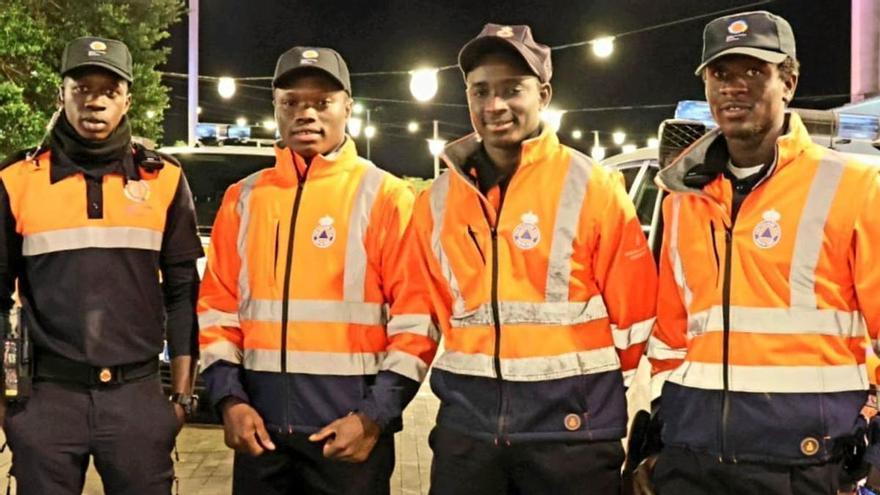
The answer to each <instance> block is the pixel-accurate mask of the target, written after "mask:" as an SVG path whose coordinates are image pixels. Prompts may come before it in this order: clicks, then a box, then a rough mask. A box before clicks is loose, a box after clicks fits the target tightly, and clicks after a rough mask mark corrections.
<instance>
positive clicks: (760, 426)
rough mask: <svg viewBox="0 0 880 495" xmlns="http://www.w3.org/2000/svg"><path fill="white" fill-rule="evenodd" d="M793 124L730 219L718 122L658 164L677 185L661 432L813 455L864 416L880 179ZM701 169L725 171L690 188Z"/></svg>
mask: <svg viewBox="0 0 880 495" xmlns="http://www.w3.org/2000/svg"><path fill="white" fill-rule="evenodd" d="M787 122H788V130H787V133H786V134H785V135H783V136H781V137H780V138H779V139H778V140H777V143H776V161H775V165H774V166H773V168H772V169H771V170H770V171H769V172H768V173H767V176H766V177H765V178H764V179H762V181H761V182H759V183H758V184H757V185H756V186H755V187H754V189H752V190H751V192H749V193H748V194H747V195H746V196H745V198H744V199H743V200H742V202H741V206H740V208H739V210H738V213H737V214H736V215H735V216H734V215H732V198H733V191H732V185H731V181H730V180H728V179H727V178H726V177H725V176H724V175H723V174H722V173H721V171H722V170H723V169H724V168H725V167H726V166H727V161H728V160H729V158H728V154H727V147H726V144H725V140H724V138H723V136H722V135H721V134H720V131H719V130H717V129H716V130H714V131H712V132H710V133H709V134H708V135H707V136H705V137H703V138H702V139H700V140H699V141H697V142H696V143H695V144H694V145H692V146H691V147H690V148H689V149H688V150H686V151H685V152H684V153H683V154H682V155H681V156H679V157H678V158H677V159H676V160H675V161H674V162H673V163H672V164H671V165H670V166H669V167H668V168H666V169H664V170H663V171H661V172H660V174H659V175H658V183H660V185H661V186H662V187H664V188H665V189H667V190H668V191H670V195H669V197H667V198H666V200H665V201H664V205H663V219H664V224H665V231H664V237H663V249H662V252H661V255H660V289H659V295H658V306H657V325H656V328H655V330H654V333H653V335H652V337H651V340H650V344H649V350H648V355H649V357H650V358H651V359H652V362H653V369H654V373H655V377H654V383H653V388H654V390H655V392H656V393H659V391H660V387H661V385H662V384H663V382H664V380H665V385H662V408H661V411H662V417H663V420H664V424H665V427H664V431H663V437H664V442H665V443H666V444H671V445H678V446H683V447H687V448H690V449H693V450H698V451H705V452H709V453H712V454H713V455H718V456H720V457H722V458H724V459H728V460H743V461H756V462H774V463H792V464H799V463H818V462H825V461H827V460H829V459H830V458H832V456H834V455H837V454H836V453H835V451H834V449H835V445H836V442H838V441H842V438H843V437H845V436H846V435H849V434H850V433H851V432H852V431H853V427H854V426H856V425H857V416H858V414H859V411H860V409H861V407H862V405H863V404H864V402H865V398H866V394H865V390H866V389H867V388H868V378H867V376H866V373H865V364H864V363H865V350H864V347H863V342H864V337H865V333H866V332H867V333H869V334H870V336H871V339H874V341H875V342H876V338H877V330H878V327H880V298H878V294H880V259H878V257H877V254H876V253H877V252H878V250H877V245H878V242H880V222H878V217H877V214H878V213H877V212H878V211H880V181H878V175H877V170H876V169H874V168H871V167H869V166H867V165H864V164H861V163H858V162H856V161H854V160H853V159H851V158H848V157H845V156H843V155H841V154H839V153H837V152H833V151H831V150H828V149H826V148H823V147H821V146H818V145H816V144H814V143H813V142H812V141H811V140H810V137H809V135H808V133H807V130H806V128H805V127H804V125H803V124H802V122H801V120H800V118H799V117H798V115H797V114H789V115H787ZM700 169H701V170H702V172H701V173H703V174H705V173H706V171H707V170H714V171H716V172H715V173H717V176H713V175H709V178H707V179H706V182H707V183H706V184H705V186H704V187H702V188H698V187H694V186H688V185H687V184H686V183H685V182H686V181H687V180H688V177H693V176H694V173H693V172H694V171H695V170H700ZM713 177H714V178H713ZM862 425H864V423H863V422H862Z"/></svg>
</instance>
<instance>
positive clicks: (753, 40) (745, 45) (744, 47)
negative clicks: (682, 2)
mask: <svg viewBox="0 0 880 495" xmlns="http://www.w3.org/2000/svg"><path fill="white" fill-rule="evenodd" d="M734 54H739V55H748V56H750V57H755V58H757V59H761V60H763V61H765V62H769V63H771V64H780V63H782V62H783V61H784V60H785V59H786V58H788V57H791V58H793V59H796V58H797V57H796V52H795V43H794V32H793V31H792V30H791V25H790V24H789V23H788V21H786V20H785V19H783V18H782V17H779V16H778V15H773V14H771V13H770V12H766V11H763V10H760V11H755V12H743V13H740V14H733V15H728V16H724V17H719V18H718V19H715V20H713V21H711V22H709V24H706V28H705V29H704V30H703V58H702V61H701V62H700V66H699V67H697V70H696V72H695V74H696V75H700V73H701V72H703V69H704V68H705V67H706V66H707V65H709V64H710V63H712V61H714V60H716V59H717V58H719V57H723V56H725V55H734Z"/></svg>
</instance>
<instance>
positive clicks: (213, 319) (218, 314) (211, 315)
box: [199, 309, 239, 328]
mask: <svg viewBox="0 0 880 495" xmlns="http://www.w3.org/2000/svg"><path fill="white" fill-rule="evenodd" d="M213 326H220V327H237V326H239V324H238V314H236V313H226V312H223V311H217V310H216V309H209V310H208V311H204V312H202V313H199V328H208V327H213Z"/></svg>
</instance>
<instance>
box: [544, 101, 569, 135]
mask: <svg viewBox="0 0 880 495" xmlns="http://www.w3.org/2000/svg"><path fill="white" fill-rule="evenodd" d="M563 114H565V110H557V109H555V108H549V107H548V108H545V109H544V110H541V120H543V121H544V123H546V124H547V125H549V126H550V128H551V129H553V132H558V131H559V128H560V127H561V126H562V115H563Z"/></svg>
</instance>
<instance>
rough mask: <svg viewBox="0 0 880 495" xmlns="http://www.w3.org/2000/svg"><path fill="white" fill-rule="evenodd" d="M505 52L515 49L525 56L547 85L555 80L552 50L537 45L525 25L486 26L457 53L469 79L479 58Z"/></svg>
mask: <svg viewBox="0 0 880 495" xmlns="http://www.w3.org/2000/svg"><path fill="white" fill-rule="evenodd" d="M502 50H504V51H511V50H512V51H513V52H514V53H516V54H517V55H519V56H520V57H522V59H523V60H524V61H525V62H526V64H527V65H528V66H529V68H530V69H531V70H532V72H533V73H534V74H535V75H536V76H538V79H539V80H540V81H541V82H548V81H550V78H551V77H553V63H552V62H551V60H550V47H548V46H547V45H542V44H541V43H538V42H536V41H535V39H534V38H533V37H532V29H531V28H530V27H529V26H526V25H518V26H506V25H502V24H491V23H490V24H486V25H485V26H484V27H483V30H482V31H480V34H478V35H477V37H476V38H474V39H472V40H470V41H468V42H467V44H465V45H464V47H463V48H462V49H461V51H460V52H458V66H459V67H460V68H461V71H462V73H464V75H465V77H467V75H468V72H470V71H472V70H473V69H474V67H475V66H476V64H477V62H479V60H480V57H482V56H483V55H485V54H487V53H492V52H497V51H502Z"/></svg>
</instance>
